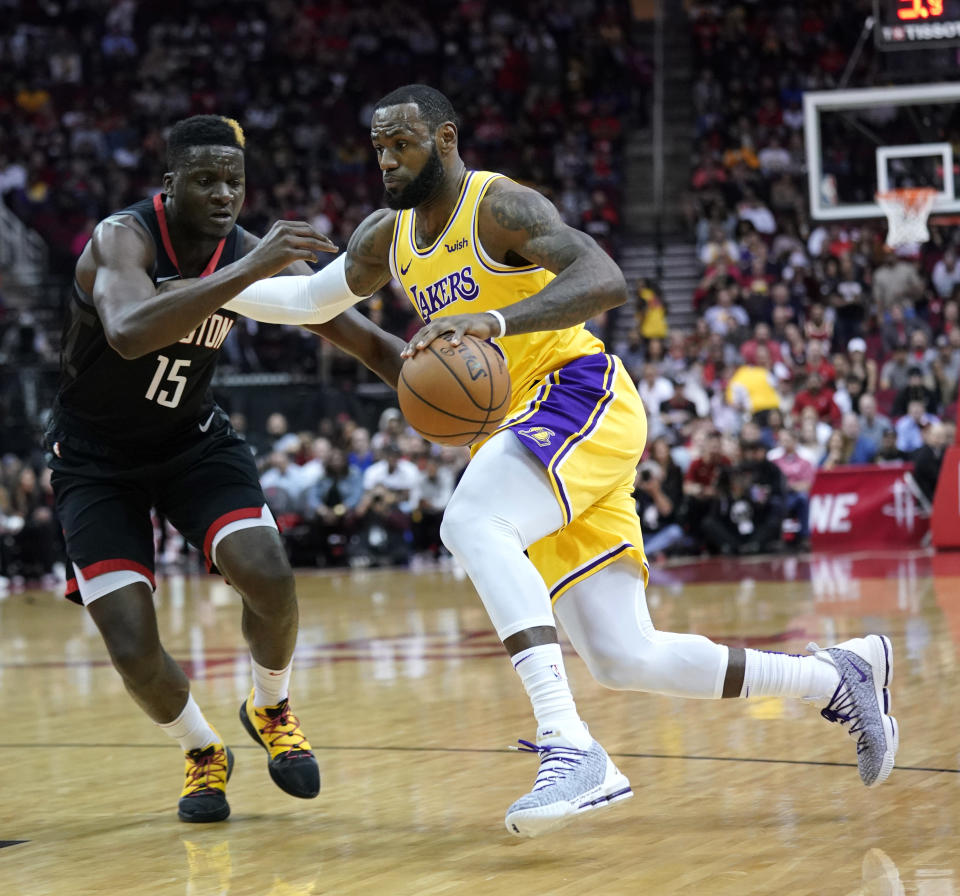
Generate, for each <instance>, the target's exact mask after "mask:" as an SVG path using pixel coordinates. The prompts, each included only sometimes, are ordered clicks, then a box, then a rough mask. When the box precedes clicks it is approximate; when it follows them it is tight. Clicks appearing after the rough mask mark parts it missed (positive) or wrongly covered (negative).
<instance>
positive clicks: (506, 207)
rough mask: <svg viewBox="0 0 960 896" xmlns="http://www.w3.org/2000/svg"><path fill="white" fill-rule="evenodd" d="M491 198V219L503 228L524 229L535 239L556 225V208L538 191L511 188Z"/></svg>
mask: <svg viewBox="0 0 960 896" xmlns="http://www.w3.org/2000/svg"><path fill="white" fill-rule="evenodd" d="M491 199H492V202H491V205H490V211H491V212H492V213H493V219H494V220H495V221H496V222H497V224H499V225H500V226H501V227H503V228H504V229H505V230H522V231H526V233H527V235H528V236H529V237H530V238H531V239H535V238H536V237H540V236H543V235H544V234H547V233H549V232H550V231H551V230H553V228H554V227H555V225H556V217H557V211H556V209H555V208H554V207H553V206H552V205H550V203H549V202H547V200H546V199H544V198H543V197H542V196H540V195H539V194H538V193H535V192H533V191H529V192H523V193H521V192H517V191H515V190H511V191H508V192H503V193H499V194H498V195H496V196H493V197H491Z"/></svg>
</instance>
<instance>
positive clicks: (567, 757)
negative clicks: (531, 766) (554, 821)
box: [513, 740, 587, 792]
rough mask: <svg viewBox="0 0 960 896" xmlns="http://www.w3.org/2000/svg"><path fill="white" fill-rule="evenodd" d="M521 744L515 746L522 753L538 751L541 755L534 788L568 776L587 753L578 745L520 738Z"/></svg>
mask: <svg viewBox="0 0 960 896" xmlns="http://www.w3.org/2000/svg"><path fill="white" fill-rule="evenodd" d="M517 743H519V744H520V745H521V746H519V747H513V749H514V750H517V751H518V752H520V753H538V754H539V755H540V771H539V772H538V773H537V780H536V781H534V782H533V790H534V792H536V791H537V790H542V789H543V788H544V787H549V786H550V785H551V784H556V783H557V781H560V780H562V779H563V778H564V777H566V774H567V772H569V771H570V770H571V769H573V768H576V766H578V765H579V764H580V761H581V760H582V759H583V757H584V756H586V755H587V751H586V750H578V749H577V748H576V747H564V746H561V745H559V744H555V745H550V744H544V745H541V744H535V743H531V742H530V741H528V740H518V741H517Z"/></svg>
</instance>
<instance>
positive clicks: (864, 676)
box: [849, 660, 867, 681]
mask: <svg viewBox="0 0 960 896" xmlns="http://www.w3.org/2000/svg"><path fill="white" fill-rule="evenodd" d="M849 663H850V665H851V666H853V668H854V669H855V670H856V673H857V675H859V676H860V680H861V681H866V680H867V673H866V672H864V671H863V669H861V668H860V667H859V666H858V665H857V664H856V663H855V662H854V661H853V660H849Z"/></svg>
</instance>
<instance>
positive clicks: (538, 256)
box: [490, 190, 626, 333]
mask: <svg viewBox="0 0 960 896" xmlns="http://www.w3.org/2000/svg"><path fill="white" fill-rule="evenodd" d="M490 213H491V217H492V219H493V223H494V224H495V226H496V228H499V230H500V232H501V234H502V235H503V237H504V240H503V242H502V243H501V247H502V249H504V250H505V252H504V255H503V257H504V258H505V260H506V261H507V263H508V264H512V263H514V260H515V259H524V262H522V263H527V264H529V263H532V264H535V265H539V266H540V267H542V268H545V269H546V270H548V271H551V272H553V273H554V274H556V275H557V276H556V277H555V278H554V279H553V280H552V281H551V282H550V283H548V284H547V285H546V286H545V287H544V288H543V289H542V290H541V291H540V292H539V293H536V294H535V295H533V296H530V297H529V298H527V299H524V300H523V301H522V302H517V303H516V304H514V305H511V306H509V308H508V309H503V310H504V314H505V317H506V320H507V332H508V333H530V332H534V331H537V330H559V329H564V328H566V327H571V326H574V325H575V324H578V323H583V322H584V321H587V320H589V319H590V318H591V317H594V316H596V315H597V314H600V313H601V312H603V311H605V310H607V309H609V308H613V307H615V306H617V305H620V304H622V303H623V302H624V300H625V299H626V284H625V283H624V281H623V274H622V273H621V272H620V269H619V268H618V267H617V265H616V264H615V263H614V261H613V259H611V258H610V256H609V255H607V253H606V252H604V251H603V249H601V248H600V246H598V245H597V243H596V242H595V241H594V240H593V239H591V237H589V236H588V235H587V234H585V233H582V232H581V231H579V230H575V229H574V228H572V227H568V226H567V225H566V224H565V223H564V222H563V220H562V219H561V217H560V214H559V212H558V211H557V210H556V208H555V207H554V206H553V205H552V204H551V203H550V202H549V201H548V200H547V199H545V198H544V197H543V196H541V195H540V194H539V193H537V192H536V191H533V190H522V191H520V190H506V191H503V192H500V193H497V194H495V195H494V196H492V197H491V203H490Z"/></svg>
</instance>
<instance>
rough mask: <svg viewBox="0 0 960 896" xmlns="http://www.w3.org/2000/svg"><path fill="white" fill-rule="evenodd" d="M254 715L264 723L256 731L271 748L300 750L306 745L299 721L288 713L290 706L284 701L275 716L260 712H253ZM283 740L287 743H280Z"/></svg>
mask: <svg viewBox="0 0 960 896" xmlns="http://www.w3.org/2000/svg"><path fill="white" fill-rule="evenodd" d="M255 715H256V717H257V718H258V719H259V720H261V721H262V722H263V723H264V725H263V727H262V728H259V729H258V730H259V731H260V733H261V734H262V735H263V737H264V739H265V740H266V741H267V742H268V743H269V745H270V747H271V748H274V749H275V748H276V747H278V746H282V747H285V748H286V749H287V750H300V749H302V745H303V744H304V743H306V740H307V738H306V736H305V735H304V734H303V732H302V731H300V720H299V719H298V718H297V717H296V716H295V715H294V714H293V713H292V712H290V704H289V703H287V702H286V701H284V702H283V703H281V704H280V711H279V712H278V713H277V714H276V715H275V716H271V715H270V713H269V712H260V710H255ZM284 738H288V740H289V742H287V743H282V741H283V739H284Z"/></svg>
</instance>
